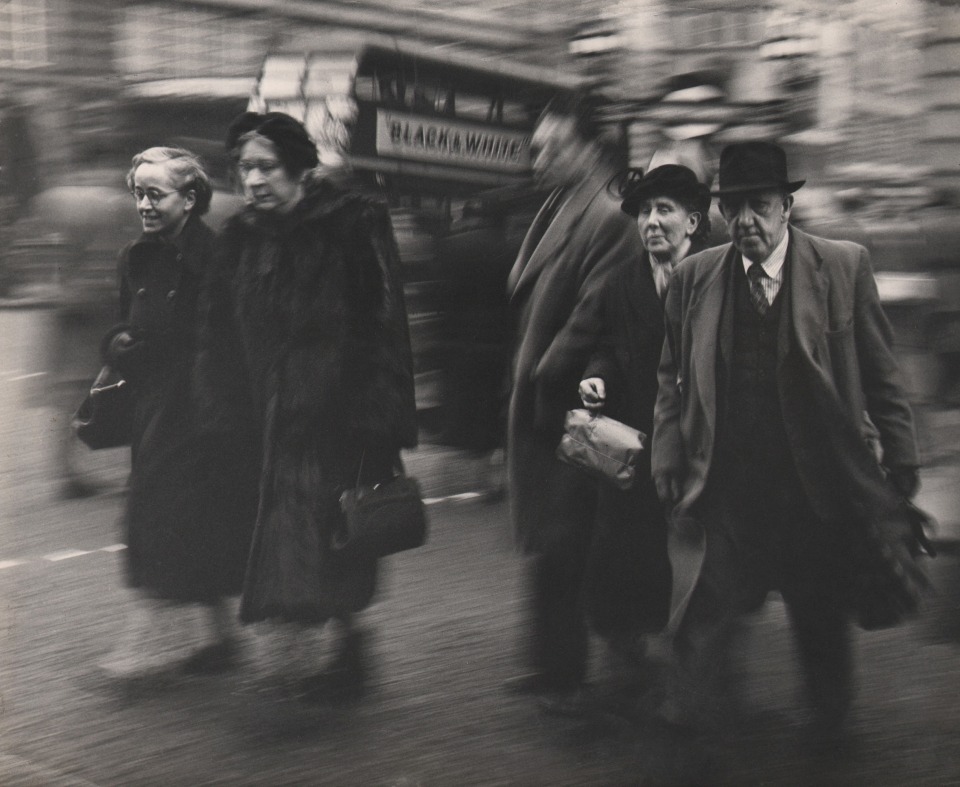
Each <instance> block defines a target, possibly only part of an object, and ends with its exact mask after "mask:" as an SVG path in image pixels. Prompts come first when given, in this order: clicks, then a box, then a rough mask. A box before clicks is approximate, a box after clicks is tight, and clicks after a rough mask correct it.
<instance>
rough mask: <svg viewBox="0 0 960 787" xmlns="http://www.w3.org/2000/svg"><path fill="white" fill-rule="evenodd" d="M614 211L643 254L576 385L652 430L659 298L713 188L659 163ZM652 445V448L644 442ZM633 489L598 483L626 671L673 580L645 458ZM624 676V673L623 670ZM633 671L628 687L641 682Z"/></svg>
mask: <svg viewBox="0 0 960 787" xmlns="http://www.w3.org/2000/svg"><path fill="white" fill-rule="evenodd" d="M621 191H622V196H623V202H622V204H621V209H622V210H623V212H624V213H626V214H628V215H629V216H632V217H634V218H635V219H636V221H637V226H638V227H639V230H640V239H641V241H642V243H643V247H644V253H643V254H641V255H640V256H639V257H638V258H637V259H636V260H634V261H633V263H632V264H630V265H622V266H620V267H618V268H617V269H616V271H615V272H614V274H613V275H612V277H611V282H610V284H609V285H608V286H606V287H604V288H603V291H602V297H601V301H600V320H601V324H602V326H603V327H602V338H601V340H600V342H599V343H598V345H597V347H596V350H595V351H594V353H593V356H592V357H591V358H590V361H589V363H588V364H587V367H586V370H585V372H584V379H583V380H582V381H581V382H580V398H581V399H582V401H583V406H584V407H585V408H587V409H588V410H591V411H593V412H598V413H599V412H602V413H603V414H604V415H607V416H609V417H611V418H614V419H615V420H617V421H621V422H623V423H625V424H628V425H630V426H632V427H634V428H635V429H639V430H640V431H641V432H643V433H644V434H645V435H647V437H648V439H649V437H650V436H651V435H652V434H653V408H654V405H655V404H656V401H657V367H658V365H659V363H660V354H661V351H662V349H663V337H664V327H663V298H664V297H665V296H666V291H667V284H668V282H669V277H670V274H671V273H672V270H673V267H674V266H675V265H676V264H677V263H678V262H679V261H680V260H681V259H682V258H683V257H685V256H687V255H688V254H691V253H695V252H697V251H701V250H702V249H703V247H704V239H705V238H706V236H707V233H708V232H709V231H710V219H709V216H708V213H709V210H710V192H709V188H708V187H707V186H705V185H704V184H702V183H700V182H698V180H697V176H696V175H694V173H693V172H691V171H690V170H689V169H687V168H686V167H683V166H679V165H675V164H666V165H664V166H661V167H657V168H656V169H653V170H651V171H650V172H648V173H647V174H646V175H643V174H642V172H640V171H631V172H630V173H628V177H627V179H625V181H624V182H623V187H622V189H621ZM648 447H649V443H648ZM644 459H645V462H644V464H643V465H642V470H641V473H640V478H639V480H638V482H637V484H636V485H635V486H633V487H632V488H630V489H628V490H620V489H617V488H616V487H614V486H613V485H612V484H607V483H602V482H600V483H598V490H599V508H598V512H597V518H598V530H597V535H596V538H597V539H605V540H607V541H608V542H609V557H608V561H609V562H608V564H607V566H606V569H605V571H604V574H603V576H604V577H605V578H606V579H607V580H608V581H610V582H611V583H614V584H613V587H611V591H610V594H611V596H612V597H613V598H616V599H617V602H618V603H617V605H615V606H612V607H611V611H612V612H614V613H615V614H616V616H617V618H619V619H620V621H621V625H622V626H625V627H626V626H627V624H629V623H631V622H632V626H631V627H626V628H625V630H624V631H622V632H620V634H619V636H618V638H617V646H616V648H615V650H616V651H619V652H620V653H622V654H625V655H628V656H629V657H630V658H629V661H628V662H627V664H626V665H624V666H625V667H626V668H627V669H628V670H629V669H630V668H631V667H632V669H633V670H634V671H637V670H640V668H641V665H642V663H643V655H644V643H643V640H642V635H644V634H649V633H653V632H658V631H660V630H661V629H662V628H663V627H664V625H665V624H666V622H667V617H668V615H669V611H670V591H671V586H672V574H671V568H670V558H669V556H668V554H667V520H666V517H665V516H664V513H663V506H662V505H661V503H660V500H659V498H658V497H657V492H656V489H655V487H654V484H653V479H652V478H651V476H650V464H649V453H645V454H644ZM627 675H628V677H629V675H630V673H629V672H627ZM644 677H649V676H644V675H642V674H636V675H635V676H634V679H633V681H632V682H633V683H635V684H636V683H639V685H642V682H643V678H644Z"/></svg>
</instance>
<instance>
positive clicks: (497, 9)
mask: <svg viewBox="0 0 960 787" xmlns="http://www.w3.org/2000/svg"><path fill="white" fill-rule="evenodd" d="M364 32H378V33H384V34H387V35H395V36H401V37H404V38H407V39H415V40H419V41H423V42H424V45H425V46H437V47H445V48H449V47H459V48H465V49H469V50H472V51H475V52H481V53H486V54H488V55H490V56H491V57H496V56H497V55H498V54H507V53H508V54H510V56H512V57H515V58H519V59H524V60H528V61H530V62H533V63H537V64H540V65H551V66H558V67H559V66H562V67H570V64H571V61H573V60H576V61H578V63H579V67H580V68H581V69H582V70H584V71H585V72H587V73H589V74H590V75H591V76H592V77H594V78H595V79H596V80H597V81H598V83H599V84H600V85H601V86H602V89H604V90H605V91H606V92H608V93H609V94H610V96H611V98H612V99H614V102H615V105H616V109H615V111H614V112H613V113H612V114H611V122H612V124H613V125H615V126H617V127H618V129H619V133H621V134H622V136H623V138H624V139H625V142H626V145H627V147H628V149H629V156H630V159H631V161H632V163H634V164H638V165H641V166H642V165H645V164H646V163H648V162H649V161H650V159H651V157H652V156H653V155H654V153H656V152H658V151H660V152H666V153H667V154H669V155H674V156H676V157H677V158H679V159H682V160H687V161H690V162H693V163H696V162H697V161H698V160H699V162H700V166H702V167H703V168H704V171H705V173H707V174H709V171H710V170H711V161H715V151H716V149H717V148H718V147H719V146H720V145H722V144H724V143H726V142H728V141H730V140H733V139H738V138H742V137H748V136H749V137H755V136H764V137H769V138H776V139H779V140H781V141H783V142H784V143H785V144H787V145H788V146H790V147H791V152H792V153H794V155H795V156H797V157H798V160H799V161H800V162H802V165H803V170H804V173H805V174H806V175H807V176H809V177H813V178H826V177H830V178H833V179H838V180H840V181H842V180H844V178H846V179H848V180H849V179H851V178H857V177H859V176H860V174H861V172H862V171H864V170H866V171H871V172H874V173H876V172H884V173H887V174H888V175H889V176H890V177H891V178H893V179H896V178H898V177H899V178H901V179H904V180H911V179H917V178H919V177H921V176H923V177H926V178H928V179H929V180H930V181H931V182H934V183H935V184H936V185H937V186H938V187H941V188H943V189H944V190H946V191H948V192H953V193H956V192H958V191H960V174H958V169H960V168H958V167H957V164H956V150H957V144H958V142H960V139H958V136H960V131H958V130H957V129H960V123H958V120H960V2H958V0H850V1H849V2H845V3H837V2H834V1H833V0H789V2H787V0H756V2H753V3H742V2H737V0H687V1H686V2H684V3H677V2H674V0H562V1H558V2H551V3H545V2H539V0H477V2H471V3H462V4H454V3H451V2H449V0H393V2H391V3H389V4H383V3H377V2H373V1H372V0H360V1H356V0H354V1H352V2H347V1H346V0H344V1H343V2H337V1H336V0H260V1H259V2H256V3H251V2H249V0H183V1H176V0H139V1H138V0H132V1H131V0H100V2H97V3H90V2H88V0H7V1H6V2H4V3H2V4H0V99H2V100H3V102H4V103H5V104H6V105H7V106H20V107H26V108H28V109H29V110H30V120H31V124H32V127H33V129H34V133H35V136H36V138H37V145H36V147H37V149H38V150H39V151H40V156H41V159H42V165H43V166H42V167H41V174H42V176H50V177H56V173H57V172H58V171H62V170H63V169H65V168H69V167H70V166H71V165H72V164H73V163H74V162H75V161H76V160H77V158H78V157H79V156H82V155H83V153H82V151H83V150H84V149H86V148H88V147H89V146H90V140H91V139H93V140H96V138H97V137H98V136H101V135H103V134H104V133H106V132H107V131H108V130H109V125H110V106H111V102H112V101H114V100H116V99H117V97H118V96H120V95H121V94H122V92H123V91H124V90H126V89H129V88H130V87H131V86H133V85H147V84H150V85H152V87H151V88H149V89H152V90H155V91H162V90H164V89H167V90H171V91H176V90H183V89H188V88H189V84H190V82H191V81H196V80H205V81H206V82H207V85H208V87H209V85H210V84H211V80H214V81H216V82H217V88H216V89H218V90H221V91H226V92H235V93H237V94H241V93H242V92H243V91H246V90H248V89H249V86H250V84H251V82H252V80H253V78H254V77H255V76H256V73H257V70H258V68H259V66H260V63H261V62H262V60H263V57H264V56H265V54H267V52H269V51H275V50H277V49H280V48H293V49H303V50H309V49H317V48H320V47H322V46H323V42H324V41H337V40H342V38H343V37H344V36H350V35H360V34H362V33H364ZM143 89H146V88H143ZM65 130H67V132H68V133H64V131H65ZM851 165H854V166H853V168H852V169H851ZM858 167H859V169H858Z"/></svg>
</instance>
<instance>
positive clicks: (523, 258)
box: [507, 189, 564, 294]
mask: <svg viewBox="0 0 960 787" xmlns="http://www.w3.org/2000/svg"><path fill="white" fill-rule="evenodd" d="M563 196H564V191H563V189H554V190H553V191H552V192H551V193H550V196H549V197H547V199H546V200H545V201H544V203H543V205H542V206H541V207H540V210H538V211H537V215H536V217H535V218H534V219H533V224H531V225H530V229H529V230H528V231H527V234H526V237H524V239H523V244H522V245H521V246H520V251H519V252H517V260H516V262H515V263H514V264H513V268H511V270H510V275H509V277H508V278H507V292H508V293H511V294H512V293H513V291H514V290H515V289H516V288H517V283H518V282H519V281H520V277H521V276H522V275H523V272H524V270H525V269H526V267H527V264H528V263H529V262H530V258H531V257H532V256H533V253H534V252H535V251H536V250H537V246H538V245H539V244H540V241H541V240H542V239H543V236H544V233H545V232H546V231H547V229H548V228H549V226H550V222H551V221H552V220H553V217H554V211H555V209H556V205H557V203H558V202H559V201H560V200H561V199H562V198H563Z"/></svg>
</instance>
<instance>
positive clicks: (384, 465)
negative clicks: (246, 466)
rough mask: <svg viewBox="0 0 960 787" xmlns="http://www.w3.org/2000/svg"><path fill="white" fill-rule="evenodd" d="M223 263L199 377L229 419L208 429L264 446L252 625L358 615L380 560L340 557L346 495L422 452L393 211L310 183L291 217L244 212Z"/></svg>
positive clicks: (231, 224) (345, 189)
mask: <svg viewBox="0 0 960 787" xmlns="http://www.w3.org/2000/svg"><path fill="white" fill-rule="evenodd" d="M222 260H223V262H222V265H221V272H220V283H219V285H218V286H217V287H216V288H214V291H215V292H216V293H217V294H216V296H215V297H214V298H213V300H212V302H211V304H210V307H209V309H208V317H207V341H206V348H205V355H204V358H203V365H204V366H205V368H206V371H205V372H203V371H202V372H201V373H202V374H203V375H204V376H205V378H206V380H207V383H208V388H207V391H208V399H209V400H210V401H211V402H219V403H220V404H221V405H222V406H221V407H219V408H218V407H214V408H212V412H211V415H210V417H211V419H212V420H218V419H219V420H220V423H221V425H222V427H223V428H231V425H230V421H231V419H233V421H234V422H235V425H236V426H237V428H244V424H253V425H254V428H255V429H256V430H257V433H258V435H259V442H260V444H261V445H262V459H261V464H260V480H259V492H260V507H259V513H258V516H257V522H256V528H255V531H254V536H253V545H252V548H251V553H250V559H249V563H248V565H247V573H246V580H245V583H244V589H243V597H242V603H241V610H240V614H241V619H242V620H244V621H248V622H249V621H256V620H262V619H265V618H280V619H283V620H296V621H300V622H307V623H320V622H323V621H324V620H326V619H328V618H329V617H338V616H344V615H347V614H349V613H351V612H355V611H357V610H360V609H362V608H364V607H365V606H366V605H367V604H368V603H369V601H370V599H371V597H372V595H373V592H374V590H375V584H376V561H375V560H373V559H367V558H358V557H347V556H346V555H345V554H344V553H339V552H336V551H334V550H333V549H332V547H331V540H332V536H333V534H334V532H335V531H336V530H337V529H338V528H339V527H340V526H341V523H342V519H341V514H340V510H339V503H338V501H339V497H340V494H341V493H342V491H343V490H345V489H347V488H349V487H352V486H354V485H355V484H356V483H357V481H358V479H359V480H360V481H362V482H363V483H371V482H375V481H381V480H383V479H384V478H386V477H388V476H389V475H390V474H392V472H393V470H394V468H395V467H396V466H397V462H398V459H399V452H400V449H401V448H403V447H408V446H413V445H415V444H416V441H417V422H416V404H415V400H414V391H413V364H412V358H411V351H410V340H409V330H408V326H407V317H406V309H405V305H404V298H403V290H402V287H401V280H400V268H399V265H400V261H399V254H398V251H397V246H396V243H395V240H394V237H393V232H392V228H391V225H390V219H389V215H388V213H387V210H386V206H385V204H383V203H382V202H381V201H380V200H379V199H377V198H375V197H372V196H370V195H367V194H365V193H362V192H360V191H359V190H357V189H355V188H352V187H350V186H349V185H346V184H344V183H342V182H340V181H335V180H333V179H331V178H329V177H324V176H321V175H320V174H319V172H314V173H310V175H309V177H308V179H307V181H306V189H305V196H304V197H303V199H302V200H301V201H300V203H298V204H297V205H296V206H295V207H294V208H293V210H292V211H291V212H290V213H289V214H285V215H275V214H272V213H262V212H257V211H256V210H254V209H252V208H247V209H246V210H244V211H242V212H241V213H239V214H238V215H236V216H234V217H233V218H232V219H231V220H229V221H228V223H227V225H226V227H225V229H224V232H223V236H222ZM231 381H232V384H230V383H231ZM224 382H226V383H228V385H227V390H224V385H223V384H224Z"/></svg>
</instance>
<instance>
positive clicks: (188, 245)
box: [129, 216, 213, 276]
mask: <svg viewBox="0 0 960 787" xmlns="http://www.w3.org/2000/svg"><path fill="white" fill-rule="evenodd" d="M212 240H213V230H211V229H210V228H209V227H208V226H207V225H206V224H204V222H203V219H201V218H199V217H196V216H191V217H190V218H189V219H188V220H187V223H186V224H185V225H184V227H183V230H181V232H180V234H179V235H177V236H176V237H175V238H167V237H164V236H162V235H157V234H156V233H152V232H151V233H143V234H142V235H141V236H140V237H139V238H137V240H135V241H134V242H133V244H132V245H131V246H130V252H129V258H130V263H131V265H136V264H139V263H141V262H142V261H146V260H149V259H150V258H151V257H152V256H154V255H156V254H157V253H158V252H159V251H160V250H162V249H170V250H172V252H173V256H174V258H175V259H176V260H177V261H178V262H180V263H181V264H182V265H183V267H184V268H185V269H186V270H188V271H190V273H192V274H194V275H195V276H200V275H202V274H203V271H204V266H205V264H206V263H207V261H208V260H207V258H208V257H209V254H210V245H211V243H212Z"/></svg>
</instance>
